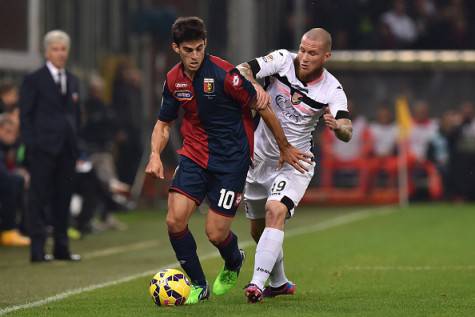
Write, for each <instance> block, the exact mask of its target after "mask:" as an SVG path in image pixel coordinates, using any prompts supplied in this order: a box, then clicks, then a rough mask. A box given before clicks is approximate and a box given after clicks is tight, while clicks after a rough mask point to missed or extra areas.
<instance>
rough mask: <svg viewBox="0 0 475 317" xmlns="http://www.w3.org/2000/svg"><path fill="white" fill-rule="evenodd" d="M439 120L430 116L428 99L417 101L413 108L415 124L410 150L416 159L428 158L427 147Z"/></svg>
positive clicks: (410, 137) (411, 134) (421, 160)
mask: <svg viewBox="0 0 475 317" xmlns="http://www.w3.org/2000/svg"><path fill="white" fill-rule="evenodd" d="M438 128H439V127H438V124H437V121H436V120H434V119H431V118H430V117H429V105H428V104H427V102H426V101H418V102H416V104H415V106H414V109H413V124H412V127H411V133H410V136H409V151H410V156H412V157H413V158H414V159H415V160H416V161H418V162H423V161H425V160H426V159H427V149H428V147H429V142H430V140H432V139H433V138H434V136H435V134H436V132H437V130H438Z"/></svg>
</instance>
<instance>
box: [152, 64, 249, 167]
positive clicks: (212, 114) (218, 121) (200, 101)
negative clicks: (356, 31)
mask: <svg viewBox="0 0 475 317" xmlns="http://www.w3.org/2000/svg"><path fill="white" fill-rule="evenodd" d="M255 95H256V91H255V89H254V87H253V86H252V84H251V83H250V82H249V81H248V80H246V79H245V78H244V77H243V76H242V75H241V74H240V73H239V71H238V70H237V69H236V68H235V67H234V66H233V65H231V64H230V63H228V62H226V61H224V60H222V59H220V58H218V57H216V56H213V55H206V56H205V58H204V60H203V63H202V64H201V67H200V68H199V70H198V71H197V72H196V74H195V76H194V78H193V80H190V78H189V77H187V76H186V75H185V73H184V69H183V64H182V63H179V64H177V65H175V67H173V68H172V69H171V70H170V71H169V72H168V74H167V78H166V82H165V84H164V87H163V98H162V106H161V108H160V113H159V116H158V118H159V120H161V121H164V122H171V121H173V120H175V119H176V118H177V117H178V111H179V109H180V108H183V110H184V116H183V121H182V124H181V134H182V136H183V146H182V148H181V149H179V150H178V153H179V154H181V155H184V156H186V157H188V158H190V159H191V160H193V161H194V162H196V163H197V164H198V165H200V166H201V167H203V168H206V169H208V170H210V171H214V172H227V171H230V170H232V169H240V168H247V167H248V166H249V164H250V162H251V158H252V155H253V151H254V136H253V133H254V131H253V122H252V116H251V109H250V106H251V103H252V102H253V100H254V98H255Z"/></svg>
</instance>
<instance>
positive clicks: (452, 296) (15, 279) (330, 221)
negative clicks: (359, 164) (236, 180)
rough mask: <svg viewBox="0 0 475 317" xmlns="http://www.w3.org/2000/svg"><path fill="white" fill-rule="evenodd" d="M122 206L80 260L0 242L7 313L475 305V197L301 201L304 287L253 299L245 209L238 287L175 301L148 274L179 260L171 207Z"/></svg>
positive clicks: (384, 312)
mask: <svg viewBox="0 0 475 317" xmlns="http://www.w3.org/2000/svg"><path fill="white" fill-rule="evenodd" d="M120 217H121V219H122V220H124V221H126V222H127V223H128V225H129V230H127V231H125V232H106V233H102V234H97V235H93V236H88V237H86V238H85V239H84V240H82V241H75V242H73V249H74V250H75V251H77V252H79V253H81V254H82V255H83V257H84V260H83V261H82V262H81V263H73V264H71V263H60V262H55V263H52V264H46V265H31V264H30V263H29V262H28V251H27V250H25V249H11V248H0V315H6V316H67V317H72V316H104V317H106V316H226V317H230V316H262V317H263V316H273V317H274V316H475V251H474V250H475V248H474V245H475V206H474V205H473V204H472V205H450V204H417V205H412V206H410V207H408V208H405V209H399V208H398V207H383V208H381V207H378V208H362V207H353V208H322V207H303V208H299V209H298V210H297V212H296V216H295V218H294V219H292V220H291V221H290V222H289V223H288V226H287V228H286V230H287V235H286V238H285V245H284V252H285V263H286V273H287V275H288V277H289V278H290V279H291V280H293V281H294V282H296V283H297V294H296V295H295V296H287V297H278V298H275V299H266V300H264V302H263V303H260V304H254V305H251V304H247V303H246V299H245V297H244V295H243V290H242V287H243V286H244V285H245V284H246V283H247V282H248V281H249V279H250V277H251V274H252V269H253V262H254V259H253V255H254V250H255V244H254V243H252V242H251V241H249V240H250V235H249V229H248V223H247V220H246V219H245V218H244V215H243V214H242V213H239V214H238V215H237V217H236V220H235V223H234V225H233V230H234V231H235V232H236V233H237V234H238V236H239V239H240V243H241V244H242V245H243V246H245V250H246V252H247V261H246V263H245V265H244V267H243V270H242V272H241V275H240V277H239V284H238V287H236V288H235V289H233V290H232V291H231V292H230V293H229V294H227V295H225V296H223V297H211V298H210V300H209V301H207V302H205V303H202V304H199V305H193V306H183V307H172V308H159V307H156V306H154V304H153V303H152V301H151V299H150V298H149V296H148V292H147V288H148V282H149V279H150V278H151V276H152V274H145V275H144V272H154V271H157V270H158V269H160V268H162V267H164V266H167V265H171V264H172V263H174V262H175V259H174V255H173V253H172V250H171V247H170V245H169V242H168V238H167V233H166V230H165V225H164V212H163V211H142V212H136V213H130V214H124V215H120ZM190 228H191V230H192V231H193V233H194V235H195V238H196V240H197V243H198V252H199V254H200V255H201V256H204V257H205V259H204V260H203V261H202V262H203V263H202V264H203V268H204V270H205V273H206V274H207V278H208V281H209V282H210V283H212V282H213V280H214V278H215V276H216V273H217V272H218V271H219V269H220V267H221V265H222V260H221V259H220V258H219V257H218V253H217V252H216V250H215V249H214V247H213V246H212V245H211V244H210V243H209V242H208V241H207V240H206V237H205V235H204V216H203V215H201V214H200V213H198V212H197V213H196V214H195V215H194V216H193V217H192V223H191V224H190ZM134 276H135V278H134ZM127 279H128V280H127ZM111 281H118V283H115V284H111V283H110V282H111ZM98 285H99V286H100V285H108V286H105V287H98ZM66 292H70V293H66ZM71 292H72V293H71ZM70 294H72V295H70ZM55 295H56V296H58V297H57V300H53V301H50V299H51V297H52V296H55ZM45 299H46V300H45ZM30 306H33V307H30Z"/></svg>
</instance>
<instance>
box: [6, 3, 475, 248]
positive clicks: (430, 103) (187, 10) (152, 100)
mask: <svg viewBox="0 0 475 317" xmlns="http://www.w3.org/2000/svg"><path fill="white" fill-rule="evenodd" d="M270 7H272V10H269V8H270ZM181 15H198V16H201V17H202V18H204V20H205V22H206V23H207V27H208V33H209V34H208V37H209V46H208V52H209V53H212V54H216V55H218V56H222V57H224V58H227V59H228V60H230V61H231V62H233V63H240V62H243V61H247V60H249V59H251V58H253V57H255V56H259V55H265V54H267V52H269V51H271V50H273V49H278V48H286V49H289V50H295V49H296V43H297V42H298V41H299V37H300V35H301V34H302V33H303V31H304V30H306V29H308V28H310V27H324V28H326V29H327V30H328V31H330V33H331V34H332V36H333V49H334V61H333V62H332V63H330V64H329V65H328V68H329V70H330V71H331V72H332V73H333V74H335V75H336V77H337V78H338V79H339V80H340V81H341V83H342V84H343V86H344V88H345V91H346V93H347V95H348V96H349V97H350V99H351V100H350V108H351V113H352V120H353V127H354V132H353V139H352V140H351V142H350V143H349V144H343V143H341V142H339V141H338V140H336V139H335V138H334V137H333V134H332V133H329V131H327V130H325V129H321V128H320V129H317V133H316V134H315V152H316V153H317V158H318V164H317V170H316V177H315V178H314V180H313V182H312V186H311V188H310V189H309V191H308V193H307V195H306V197H305V198H304V202H307V203H319V204H370V203H371V204H372V203H375V204H377V203H395V202H397V201H398V196H399V194H400V193H399V188H398V182H399V181H400V176H401V175H400V167H401V166H406V167H407V175H408V189H409V197H410V199H412V200H441V199H446V200H450V201H457V202H463V201H467V200H475V172H474V169H473V162H475V110H474V101H475V92H474V90H473V83H474V81H473V73H474V69H475V61H473V60H472V61H471V62H470V61H468V62H464V61H456V62H452V63H447V62H445V61H444V59H443V58H437V57H436V58H432V59H429V60H422V61H421V60H416V61H407V60H403V59H397V58H396V59H391V60H389V61H383V62H381V61H376V60H372V59H371V58H370V59H366V60H365V59H363V60H361V59H354V60H351V61H350V62H348V61H347V60H345V61H343V60H342V59H339V58H338V56H339V55H338V53H339V52H343V51H344V52H350V55H351V52H356V50H370V52H378V51H381V50H431V51H432V52H435V53H437V52H439V51H438V50H456V51H459V50H464V51H462V52H465V53H467V54H470V53H471V52H472V51H471V50H472V49H475V2H473V1H464V0H414V1H405V0H395V1H376V0H331V1H330V0H321V1H317V0H315V1H310V0H308V1H307V0H294V1H290V0H262V1H252V0H242V1H237V0H227V1H218V0H197V1H193V5H191V4H190V1H185V0H175V1H166V0H162V1H160V0H155V1H154V0H132V1H125V0H107V1H92V0H86V1H76V0H66V1H65V0H45V1H38V2H37V1H33V0H31V1H29V0H15V1H12V0H2V2H1V3H0V25H2V28H0V210H1V211H2V212H1V217H0V228H1V229H0V231H4V232H6V231H9V230H12V229H14V230H20V231H22V230H23V229H24V228H23V221H22V210H24V201H25V196H26V195H27V190H28V186H29V174H28V153H26V152H25V149H24V146H23V143H22V139H21V135H20V134H19V125H20V122H19V110H18V107H19V105H18V100H19V98H18V90H19V86H20V85H21V82H22V78H23V76H24V75H25V74H26V73H28V72H30V71H31V70H33V69H35V68H37V67H38V66H39V65H41V64H42V57H41V49H40V47H41V45H40V44H39V43H40V41H41V38H42V36H43V35H44V33H45V32H46V31H48V30H51V29H63V30H65V31H66V32H68V33H69V34H70V36H71V38H72V46H71V57H70V63H69V66H68V69H70V70H72V71H73V72H74V73H76V74H77V75H78V76H79V78H80V79H81V85H82V89H81V98H80V100H81V105H82V106H81V107H82V108H81V111H82V115H83V118H82V129H81V132H80V137H81V141H80V142H81V144H80V148H81V157H80V159H79V160H78V162H77V166H76V180H75V184H76V186H75V195H74V196H73V199H72V203H71V213H72V215H73V217H74V221H73V224H74V228H72V229H74V230H70V235H71V237H77V238H79V237H81V236H83V235H84V234H88V233H93V232H101V231H103V230H107V229H119V230H124V229H126V226H125V225H124V224H122V223H121V222H120V221H118V220H117V219H116V218H114V216H113V212H115V211H127V210H132V209H134V208H135V207H136V206H137V204H141V205H143V204H149V205H159V206H160V204H161V202H162V201H163V199H164V198H165V197H166V192H167V186H168V184H167V183H166V182H156V181H154V180H152V179H148V178H145V176H144V174H143V165H144V163H145V161H146V159H147V157H148V149H147V147H148V140H149V134H150V132H151V129H152V127H153V124H154V123H155V120H156V116H157V113H158V109H159V107H160V101H161V87H162V84H163V79H164V77H165V73H166V71H167V69H169V68H170V67H171V66H172V65H173V64H175V63H176V62H177V58H176V57H175V56H174V55H173V54H172V52H171V50H170V49H169V44H170V39H169V29H170V26H171V24H172V23H173V21H174V19H175V18H176V17H177V16H181ZM12 30H16V31H15V32H12ZM472 54H473V52H472ZM436 55H437V54H436ZM399 96H404V97H405V98H406V99H407V100H408V105H409V108H410V112H411V117H412V118H411V126H410V129H409V132H408V133H409V136H408V138H407V140H406V143H407V149H408V155H407V156H404V157H402V158H401V155H398V154H401V149H402V147H401V142H400V139H399V136H400V132H401V131H399V127H398V124H397V122H396V119H395V102H396V99H397V98H398V97H399ZM177 126H178V125H177ZM180 144H181V140H180V138H179V134H178V133H173V134H172V135H171V139H170V142H169V145H168V147H167V149H166V150H165V157H164V160H165V164H166V169H167V174H168V175H167V179H168V180H169V179H170V177H171V175H172V173H173V170H174V168H175V163H176V158H177V156H176V154H175V150H176V149H177V148H179V147H180ZM5 197H9V198H11V197H15V199H5ZM7 201H8V203H6V202H7ZM12 201H13V202H12ZM161 206H163V205H161ZM2 237H4V238H2V241H0V243H2V244H4V245H9V240H8V238H7V237H5V236H4V235H2ZM18 244H19V245H21V244H27V242H26V240H25V241H24V243H18Z"/></svg>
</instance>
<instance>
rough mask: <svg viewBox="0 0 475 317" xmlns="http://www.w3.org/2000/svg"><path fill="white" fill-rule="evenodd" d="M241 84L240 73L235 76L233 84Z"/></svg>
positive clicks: (235, 85) (236, 85)
mask: <svg viewBox="0 0 475 317" xmlns="http://www.w3.org/2000/svg"><path fill="white" fill-rule="evenodd" d="M240 84H241V78H239V76H238V75H234V76H233V86H234V87H238V86H239V85H240Z"/></svg>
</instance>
